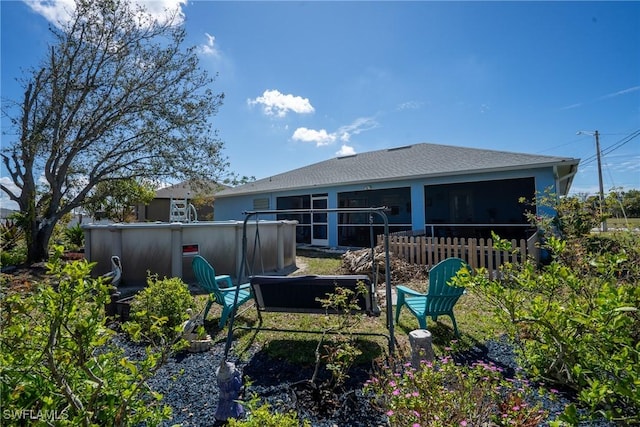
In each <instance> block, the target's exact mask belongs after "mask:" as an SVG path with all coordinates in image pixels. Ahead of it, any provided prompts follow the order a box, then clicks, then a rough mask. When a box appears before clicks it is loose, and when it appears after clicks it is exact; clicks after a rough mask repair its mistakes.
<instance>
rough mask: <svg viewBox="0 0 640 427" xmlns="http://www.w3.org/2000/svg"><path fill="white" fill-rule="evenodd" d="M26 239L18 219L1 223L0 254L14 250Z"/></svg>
mask: <svg viewBox="0 0 640 427" xmlns="http://www.w3.org/2000/svg"><path fill="white" fill-rule="evenodd" d="M23 239H24V230H23V228H22V227H20V223H19V221H18V220H17V219H7V220H5V222H2V223H0V252H5V251H10V250H12V249H14V248H15V247H16V246H17V245H18V244H19V243H20V242H21V241H22V240H23Z"/></svg>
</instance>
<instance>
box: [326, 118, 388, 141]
mask: <svg viewBox="0 0 640 427" xmlns="http://www.w3.org/2000/svg"><path fill="white" fill-rule="evenodd" d="M379 125H380V124H379V123H378V122H377V121H376V120H375V119H374V118H373V117H359V118H357V119H355V120H354V121H353V122H351V123H350V124H348V125H345V126H341V127H340V128H339V129H338V131H337V132H336V133H337V134H338V135H339V136H340V140H341V141H343V142H348V141H349V140H350V139H351V136H352V135H358V134H359V133H362V132H364V131H367V130H371V129H375V128H377V127H378V126H379Z"/></svg>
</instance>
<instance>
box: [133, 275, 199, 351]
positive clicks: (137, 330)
mask: <svg viewBox="0 0 640 427" xmlns="http://www.w3.org/2000/svg"><path fill="white" fill-rule="evenodd" d="M193 306H194V298H193V296H192V295H191V292H189V287H188V286H187V284H186V283H184V282H183V281H182V280H181V279H180V278H178V277H172V278H166V277H165V278H164V279H158V277H157V276H149V278H148V279H147V286H146V287H145V288H144V289H143V290H142V291H140V292H138V294H136V296H135V297H134V298H133V301H132V303H131V311H130V317H131V321H130V322H127V323H128V324H127V325H126V329H127V331H128V332H129V333H130V334H131V336H132V337H133V338H134V339H135V340H144V341H148V342H151V343H153V344H155V345H162V344H164V343H172V342H175V341H177V340H178V339H179V337H180V335H181V326H182V324H183V323H184V321H186V320H187V319H188V318H189V315H188V314H187V309H189V308H192V307H193Z"/></svg>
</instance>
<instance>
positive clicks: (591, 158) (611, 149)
mask: <svg viewBox="0 0 640 427" xmlns="http://www.w3.org/2000/svg"><path fill="white" fill-rule="evenodd" d="M638 136H640V129H637V130H635V131H633V132H631V133H630V134H629V135H627V136H625V137H624V138H622V139H621V140H620V141H618V142H616V143H614V144H612V145H610V146H608V147H606V148H604V149H602V151H601V153H600V154H601V155H606V154H610V153H612V152H614V151H615V150H617V149H619V148H621V147H622V146H624V145H626V144H628V143H629V142H631V141H632V140H634V139H635V138H637V137H638ZM597 159H598V154H597V153H596V154H594V155H592V156H589V157H587V158H586V159H583V160H581V161H580V166H587V165H589V164H591V163H593V162H594V161H596V160H597Z"/></svg>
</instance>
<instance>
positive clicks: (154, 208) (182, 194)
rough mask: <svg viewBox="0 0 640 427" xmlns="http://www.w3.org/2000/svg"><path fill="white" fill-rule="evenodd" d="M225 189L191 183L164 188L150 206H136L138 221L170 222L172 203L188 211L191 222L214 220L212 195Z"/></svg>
mask: <svg viewBox="0 0 640 427" xmlns="http://www.w3.org/2000/svg"><path fill="white" fill-rule="evenodd" d="M224 188H227V187H226V186H223V185H220V184H217V183H199V184H193V183H191V182H189V181H183V182H179V183H177V184H174V185H170V186H168V187H163V188H161V189H159V190H157V191H156V195H155V197H154V198H153V200H152V201H151V202H150V203H149V204H147V205H143V204H140V205H138V206H136V213H137V215H136V216H137V218H136V220H137V221H140V222H144V221H161V222H170V221H171V220H172V215H171V211H172V201H173V202H176V203H178V204H179V205H178V206H179V207H180V208H184V209H187V211H186V214H187V215H188V216H189V218H191V220H196V219H197V220H199V221H205V220H212V219H213V209H214V208H213V197H212V196H211V194H213V193H214V192H216V191H220V190H221V189H224ZM183 205H184V206H183ZM189 205H191V206H193V208H191V207H190V206H189ZM174 209H175V207H174ZM175 216H176V215H174V217H175Z"/></svg>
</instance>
